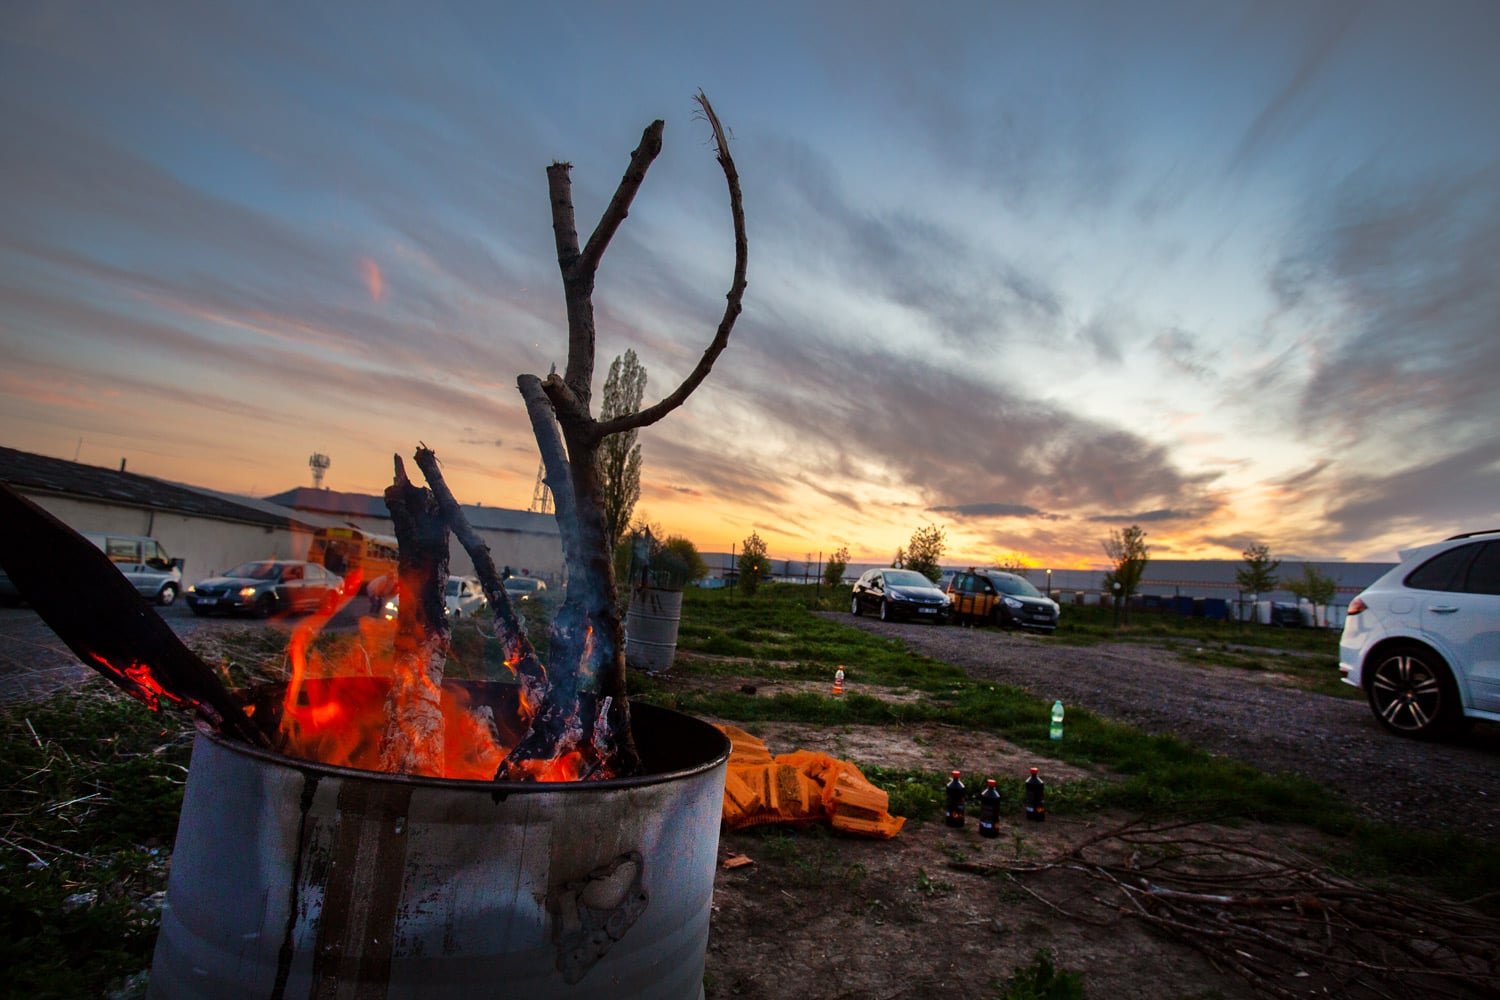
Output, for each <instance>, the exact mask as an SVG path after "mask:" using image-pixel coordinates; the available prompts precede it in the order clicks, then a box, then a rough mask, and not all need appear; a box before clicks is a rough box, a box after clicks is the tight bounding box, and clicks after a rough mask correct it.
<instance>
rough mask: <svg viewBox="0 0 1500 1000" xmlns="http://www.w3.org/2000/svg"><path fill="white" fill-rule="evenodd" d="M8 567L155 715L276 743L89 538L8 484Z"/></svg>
mask: <svg viewBox="0 0 1500 1000" xmlns="http://www.w3.org/2000/svg"><path fill="white" fill-rule="evenodd" d="M0 523H3V524H4V525H5V530H4V531H0V566H4V567H5V572H6V573H7V574H8V575H9V576H10V578H11V580H13V581H14V582H15V584H16V587H17V588H18V589H19V590H20V591H21V593H22V594H23V595H24V596H25V597H26V600H27V601H29V602H30V603H31V606H32V608H34V609H35V610H36V612H37V614H38V615H40V616H41V618H42V620H43V621H45V622H46V623H47V625H48V626H49V627H50V628H51V629H52V631H54V632H56V633H57V636H58V638H60V639H62V641H63V642H65V643H66V644H67V645H68V648H69V649H71V650H72V651H73V652H74V653H75V654H77V656H78V658H79V659H80V660H82V661H83V662H84V663H85V664H87V665H88V666H90V667H92V668H94V669H95V670H97V671H99V673H101V674H103V675H104V676H105V677H107V678H109V679H110V680H111V681H112V682H114V683H115V684H117V685H118V686H119V687H120V688H122V689H123V690H124V691H125V692H126V693H128V694H129V695H130V696H131V697H133V698H136V699H137V700H139V701H141V702H142V703H143V704H145V705H146V706H147V707H148V708H150V709H151V710H152V711H157V710H159V709H160V708H161V705H162V702H163V701H165V702H166V703H167V704H169V705H172V706H175V707H178V708H184V709H191V710H192V711H194V712H196V713H197V714H198V716H199V717H200V718H202V719H203V720H204V721H206V722H207V723H208V724H209V725H211V726H213V727H214V728H215V729H216V730H218V731H219V732H221V733H224V734H225V735H227V736H231V737H234V738H236V739H240V740H244V741H245V742H247V743H251V744H253V745H256V746H263V747H264V746H269V745H270V743H271V741H270V739H269V738H268V737H267V736H266V734H265V733H263V732H262V731H261V730H260V729H259V728H257V727H256V726H255V725H254V724H253V723H252V722H251V721H250V719H249V718H248V717H247V716H246V714H245V712H244V710H243V709H242V708H241V706H240V703H239V701H238V700H237V699H236V698H235V697H234V695H233V694H232V693H231V692H230V691H229V689H228V688H227V687H226V686H225V685H224V684H223V683H222V682H221V681H220V679H219V676H218V674H217V673H215V671H214V669H213V668H212V667H210V666H209V665H208V664H206V663H204V662H203V661H202V660H201V659H199V658H198V656H197V654H195V653H194V652H193V651H192V650H190V649H188V648H187V647H186V646H184V645H183V644H182V640H181V639H179V638H178V637H177V634H176V633H175V632H173V631H172V628H171V626H169V625H168V624H167V623H166V622H164V621H163V620H162V618H161V616H160V615H158V614H157V613H156V612H155V610H153V609H152V607H151V606H150V605H149V604H147V603H146V600H145V598H143V597H141V595H140V594H138V593H136V590H135V588H134V587H132V586H131V585H130V582H129V581H128V580H126V579H125V577H124V576H122V575H121V574H120V572H119V570H117V569H116V568H115V566H114V564H113V563H111V562H110V561H109V558H108V557H107V556H106V555H105V554H104V553H103V552H101V551H99V549H98V548H97V547H96V546H95V545H94V544H93V543H92V542H90V541H89V540H88V539H86V538H84V537H83V536H82V535H80V534H78V532H76V531H74V530H73V529H72V528H70V527H68V526H67V525H66V524H63V523H62V522H61V521H59V520H58V519H57V518H55V517H53V516H52V515H51V514H50V513H48V512H47V511H45V510H43V509H42V508H41V507H39V506H37V505H36V504H35V503H32V502H31V501H30V500H28V499H27V498H25V497H23V496H21V495H20V494H19V493H16V492H15V491H14V490H12V489H11V488H10V487H9V486H7V485H5V484H4V483H0Z"/></svg>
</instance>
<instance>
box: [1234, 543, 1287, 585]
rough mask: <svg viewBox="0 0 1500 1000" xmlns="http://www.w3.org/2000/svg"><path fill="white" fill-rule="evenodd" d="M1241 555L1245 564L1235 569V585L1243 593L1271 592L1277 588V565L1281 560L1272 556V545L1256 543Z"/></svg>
mask: <svg viewBox="0 0 1500 1000" xmlns="http://www.w3.org/2000/svg"><path fill="white" fill-rule="evenodd" d="M1240 555H1241V556H1243V557H1244V559H1245V565H1244V567H1243V568H1242V569H1237V570H1235V571H1234V585H1235V586H1236V587H1238V588H1239V589H1240V593H1241V594H1269V593H1270V592H1271V591H1273V590H1275V589H1276V582H1277V576H1276V567H1278V566H1280V565H1281V560H1280V559H1272V558H1271V546H1269V545H1262V544H1259V543H1255V544H1252V545H1251V546H1250V547H1249V548H1247V549H1245V551H1244V552H1241V553H1240Z"/></svg>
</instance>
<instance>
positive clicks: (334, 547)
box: [307, 527, 400, 590]
mask: <svg viewBox="0 0 1500 1000" xmlns="http://www.w3.org/2000/svg"><path fill="white" fill-rule="evenodd" d="M399 555H400V550H399V548H398V547H397V545H396V539H394V538H392V537H391V536H390V535H377V534H374V533H373V532H369V531H365V530H364V529H362V528H354V527H338V528H319V529H318V530H317V532H315V533H314V534H313V540H312V544H311V545H310V546H309V547H308V550H307V559H308V562H315V563H318V564H319V565H321V566H323V567H324V568H325V569H327V570H328V571H329V572H330V573H337V574H338V575H339V576H342V577H344V578H345V579H346V580H349V581H352V580H353V579H354V578H355V576H354V574H355V573H358V574H359V577H358V579H359V581H360V589H361V590H363V589H364V588H365V586H366V585H367V584H369V582H370V581H371V580H374V579H376V578H377V577H387V578H389V579H392V580H394V579H395V578H396V569H397V558H398V556H399Z"/></svg>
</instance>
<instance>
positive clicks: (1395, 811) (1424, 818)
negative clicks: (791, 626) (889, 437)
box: [835, 614, 1500, 840]
mask: <svg viewBox="0 0 1500 1000" xmlns="http://www.w3.org/2000/svg"><path fill="white" fill-rule="evenodd" d="M835 617H837V618H838V619H839V620H840V621H841V622H843V623H844V624H849V625H853V626H855V627H856V628H862V629H865V630H866V631H869V632H874V633H876V634H879V635H886V636H890V637H892V638H895V639H899V640H901V641H903V642H905V643H906V644H907V645H908V646H909V647H910V648H911V649H913V650H914V651H916V652H918V653H921V654H923V655H925V656H930V657H932V658H933V659H937V660H942V661H944V662H945V663H952V664H954V665H956V666H959V667H962V668H963V669H964V670H966V671H967V672H968V673H969V675H970V676H971V677H974V678H977V679H982V680H990V681H995V682H997V683H1003V684H1013V685H1016V686H1018V687H1023V688H1026V689H1028V690H1030V691H1032V692H1034V693H1035V694H1036V695H1037V696H1038V697H1041V698H1044V699H1052V698H1061V699H1062V701H1063V703H1064V705H1069V706H1081V707H1083V708H1087V709H1088V710H1089V711H1091V712H1093V713H1094V714H1096V715H1100V716H1103V717H1105V718H1111V719H1118V720H1120V721H1122V722H1128V723H1130V724H1132V725H1135V726H1138V727H1140V728H1141V729H1143V730H1146V731H1148V732H1152V733H1169V734H1175V735H1177V736H1180V737H1181V738H1182V739H1184V740H1186V741H1187V742H1189V743H1192V744H1193V745H1195V746H1198V747H1201V748H1202V749H1204V750H1209V751H1212V752H1214V753H1220V754H1225V755H1227V756H1231V757H1235V758H1237V759H1239V760H1243V761H1245V762H1247V763H1250V764H1253V765H1255V766H1256V767H1259V768H1261V769H1263V770H1266V771H1270V772H1291V773H1294V774H1299V775H1303V776H1306V777H1308V778H1311V779H1313V780H1315V781H1318V782H1320V783H1322V784H1323V785H1325V786H1327V787H1328V788H1330V789H1333V790H1334V791H1336V792H1338V793H1339V794H1340V795H1343V796H1344V797H1346V798H1347V799H1348V800H1349V801H1350V802H1351V803H1353V804H1355V805H1356V806H1357V807H1358V808H1359V809H1360V810H1361V811H1362V812H1363V813H1364V814H1365V815H1367V816H1369V817H1371V818H1374V819H1380V820H1384V821H1387V822H1392V823H1397V824H1400V825H1402V826H1408V827H1414V828H1420V827H1433V828H1439V829H1451V830H1455V831H1461V832H1464V833H1468V834H1472V835H1474V836H1478V837H1484V838H1488V839H1491V840H1493V839H1494V838H1495V837H1497V836H1500V726H1495V725H1490V724H1485V723H1482V724H1479V725H1477V726H1475V727H1474V730H1473V732H1471V733H1470V734H1469V735H1468V736H1467V737H1465V738H1463V739H1462V740H1460V741H1458V742H1456V743H1448V744H1431V743H1419V742H1415V741H1412V740H1405V739H1399V738H1396V737H1393V736H1390V735H1388V734H1386V733H1385V732H1384V731H1383V730H1381V729H1380V728H1379V727H1378V726H1377V725H1376V723H1375V720H1374V719H1373V718H1372V717H1371V715H1370V711H1369V709H1368V707H1367V706H1366V705H1365V704H1364V703H1363V702H1359V701H1352V700H1344V699H1340V698H1330V697H1328V696H1326V695H1316V694H1309V693H1307V692H1304V691H1298V690H1295V689H1292V688H1289V687H1286V686H1284V685H1282V684H1280V683H1278V681H1277V679H1276V677H1275V676H1274V675H1272V674H1266V673H1259V672H1253V671H1248V670H1240V669H1235V668H1231V667H1214V666H1203V665H1199V664H1189V663H1185V662H1183V661H1182V660H1181V659H1180V658H1178V657H1177V656H1174V655H1173V654H1172V653H1170V652H1167V651H1164V650H1162V649H1159V648H1156V647H1152V646H1145V645H1139V644H1128V643H1119V644H1114V645H1103V646H1084V647H1078V646H1063V645H1059V644H1056V643H1053V642H1051V641H1050V640H1049V639H1047V638H1046V637H1042V636H1031V635H1021V634H1014V633H1009V632H1003V631H1000V630H998V629H989V628H985V629H965V628H942V627H933V626H930V625H920V624H909V623H901V624H892V623H883V622H878V621H873V620H871V619H869V618H855V617H853V616H851V615H847V614H845V615H836V616H835Z"/></svg>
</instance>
